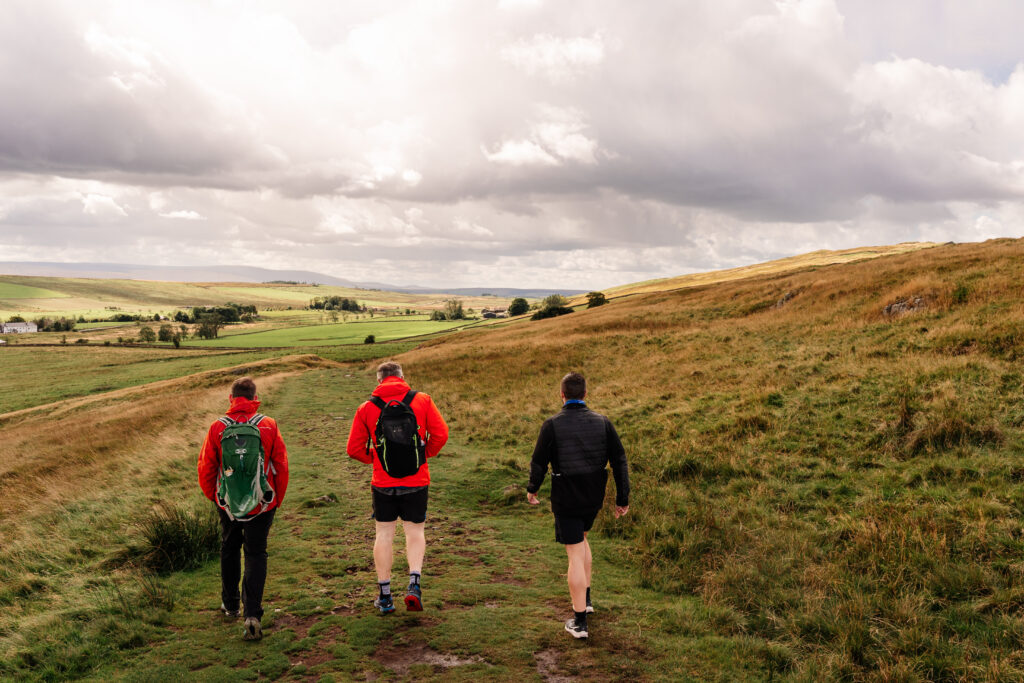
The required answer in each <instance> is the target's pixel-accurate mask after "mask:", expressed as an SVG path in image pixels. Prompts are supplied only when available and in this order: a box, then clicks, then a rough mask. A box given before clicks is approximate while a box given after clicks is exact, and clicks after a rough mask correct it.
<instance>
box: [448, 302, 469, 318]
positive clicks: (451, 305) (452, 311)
mask: <svg viewBox="0 0 1024 683" xmlns="http://www.w3.org/2000/svg"><path fill="white" fill-rule="evenodd" d="M444 316H445V318H446V319H448V320H463V319H464V318H465V317H466V314H465V313H464V312H463V311H462V301H460V300H459V299H448V301H445V302H444Z"/></svg>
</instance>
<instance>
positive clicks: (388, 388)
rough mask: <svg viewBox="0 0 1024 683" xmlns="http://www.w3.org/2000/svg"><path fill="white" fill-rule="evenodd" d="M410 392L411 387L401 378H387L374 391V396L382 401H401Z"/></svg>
mask: <svg viewBox="0 0 1024 683" xmlns="http://www.w3.org/2000/svg"><path fill="white" fill-rule="evenodd" d="M408 391H409V385H408V384H406V382H405V380H404V379H402V378H401V377H385V378H384V381H382V382H381V383H380V384H378V385H377V388H376V389H374V390H373V395H374V396H378V397H380V399H381V400H382V401H401V400H402V397H403V396H405V395H406V393H408Z"/></svg>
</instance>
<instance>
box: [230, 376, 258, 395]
mask: <svg viewBox="0 0 1024 683" xmlns="http://www.w3.org/2000/svg"><path fill="white" fill-rule="evenodd" d="M237 396H241V397H242V398H247V399H249V400H250V401H251V400H252V399H254V398H256V382H253V381H252V377H242V378H240V379H236V380H235V383H234V384H232V385H231V398H235V397H237Z"/></svg>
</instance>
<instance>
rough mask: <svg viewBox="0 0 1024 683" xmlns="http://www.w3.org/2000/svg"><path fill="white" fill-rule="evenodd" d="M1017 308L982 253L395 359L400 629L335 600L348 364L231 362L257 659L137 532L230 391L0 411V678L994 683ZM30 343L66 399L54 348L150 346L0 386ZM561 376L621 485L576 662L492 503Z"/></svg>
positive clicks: (224, 378)
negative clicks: (23, 364) (256, 613)
mask: <svg viewBox="0 0 1024 683" xmlns="http://www.w3.org/2000/svg"><path fill="white" fill-rule="evenodd" d="M1022 290H1024V241H1021V240H995V241H991V242H987V243H984V244H976V245H946V246H938V247H934V248H931V249H925V250H918V251H914V252H910V253H904V254H895V255H889V256H884V257H879V258H876V259H871V260H865V261H858V262H855V263H848V264H840V265H829V266H805V267H800V268H796V269H788V270H783V271H778V270H774V271H772V272H769V273H762V274H760V275H755V276H753V277H747V278H744V279H738V280H731V281H725V282H718V283H714V284H707V285H702V286H697V287H687V288H683V289H677V290H675V291H662V292H655V293H649V294H638V295H635V296H629V297H624V298H619V299H615V300H613V301H612V303H610V304H608V305H606V306H603V307H599V308H595V309H590V310H582V311H578V312H576V313H573V314H571V315H567V316H564V317H561V318H555V319H551V320H544V321H536V322H522V323H519V324H515V325H502V326H499V327H490V328H481V329H477V330H465V331H463V332H460V333H459V334H457V335H452V336H449V337H444V338H440V339H436V340H433V341H429V342H426V343H424V344H421V345H420V346H419V347H418V348H416V349H413V350H410V351H408V352H406V353H404V354H402V355H401V356H400V358H401V360H402V361H403V365H404V366H405V368H406V374H407V376H409V377H410V378H411V379H412V380H413V383H414V385H415V386H416V387H417V388H419V389H422V390H425V391H428V392H430V393H431V395H432V396H433V397H434V399H435V401H436V402H437V403H438V405H439V406H440V408H441V410H442V412H443V413H444V414H445V415H446V417H447V418H448V420H449V424H450V426H451V428H452V435H453V439H452V443H451V444H450V446H449V447H448V448H447V449H446V453H447V456H446V457H445V456H443V457H442V458H441V459H440V460H438V461H437V462H436V464H432V472H433V474H434V482H433V485H434V488H433V491H432V494H431V496H432V498H431V500H432V502H431V510H432V515H434V516H433V517H432V518H431V522H430V528H429V529H428V538H430V546H429V547H428V555H427V562H426V574H425V576H426V586H427V590H428V593H427V600H428V602H427V604H428V609H427V611H426V612H424V613H423V614H422V615H420V616H409V615H404V614H399V615H396V617H397V618H395V619H382V618H380V617H378V616H376V615H374V614H373V613H372V612H371V611H370V610H369V608H368V604H367V603H368V602H369V600H370V597H371V595H370V593H371V587H372V582H373V575H372V568H371V563H370V547H369V543H370V523H369V521H368V520H367V519H366V516H367V512H368V510H367V507H366V499H365V496H363V494H364V493H365V487H366V485H367V480H368V472H367V471H366V469H365V468H363V467H362V466H360V465H358V464H356V463H354V462H352V461H349V460H348V459H347V458H345V457H344V456H343V455H342V452H341V451H342V447H343V446H342V442H343V439H344V436H345V434H346V432H347V427H348V421H349V420H350V419H351V415H352V412H353V411H354V409H355V407H356V406H357V405H358V404H359V402H360V401H361V400H363V398H364V397H365V395H366V394H367V392H368V391H369V389H370V388H371V387H372V385H373V380H372V375H371V374H370V373H369V372H368V371H367V370H368V367H369V366H365V365H364V364H362V363H360V364H358V365H355V364H347V365H340V366H339V365H334V364H332V363H329V362H325V361H323V360H320V359H316V358H312V357H308V356H303V357H298V358H290V359H282V360H274V359H270V358H268V359H262V360H258V361H257V362H258V363H259V364H258V365H255V366H250V367H248V368H242V369H239V370H238V372H257V373H259V376H260V379H259V381H260V382H261V394H262V395H263V396H264V397H265V398H266V399H267V404H266V408H267V410H268V412H269V413H270V414H273V415H275V416H276V417H279V418H280V420H281V423H282V425H283V430H284V436H285V439H286V441H287V442H288V444H289V449H290V453H291V456H292V459H293V482H294V484H293V488H292V489H291V490H290V492H289V494H288V501H286V502H287V505H286V508H285V509H284V511H283V512H282V514H281V516H280V517H279V521H278V522H275V531H274V532H273V535H272V538H271V552H272V556H271V566H272V567H274V569H272V571H271V580H270V582H269V583H268V588H267V607H268V616H267V619H266V622H267V624H268V627H269V628H268V636H267V638H266V639H265V640H264V641H262V642H261V643H258V644H243V643H242V642H241V641H240V640H238V625H237V624H227V623H225V622H223V621H221V619H220V617H219V616H218V615H217V613H216V607H217V604H219V601H218V599H217V588H216V586H217V567H216V561H215V560H213V559H209V556H205V555H196V556H195V558H193V559H195V560H196V562H195V563H193V566H192V567H191V568H186V569H180V570H176V571H167V572H165V573H153V572H152V571H150V570H149V569H147V567H149V566H150V565H149V564H148V561H149V560H148V559H147V558H150V557H151V554H152V549H151V548H150V549H149V550H147V546H146V542H145V539H144V532H145V531H146V529H147V528H150V527H151V526H152V521H151V520H152V518H151V517H150V515H151V514H153V511H154V510H164V509H166V508H165V506H166V504H167V503H170V504H171V505H172V509H173V511H175V514H181V515H186V516H187V515H188V514H191V513H193V512H194V513H197V514H198V513H199V512H200V511H202V510H204V509H205V507H206V506H205V504H204V503H203V500H202V499H201V498H199V496H198V494H197V492H196V490H195V484H194V476H195V475H194V467H195V453H196V451H197V449H198V446H199V440H200V439H201V437H202V434H203V432H204V431H205V428H206V425H207V424H208V423H209V421H210V420H211V419H213V417H214V416H216V415H217V414H218V411H220V410H222V409H223V404H224V392H225V389H226V386H227V385H228V383H229V382H230V380H231V379H232V378H233V377H234V376H235V374H236V372H235V371H233V370H232V369H230V368H224V367H223V366H222V365H220V364H221V363H222V362H225V361H226V358H217V357H213V358H210V359H208V360H207V361H204V362H209V363H211V365H209V366H205V367H206V368H207V369H208V372H206V373H204V374H196V375H187V376H186V377H183V378H180V379H174V378H173V377H167V378H164V377H165V376H164V375H162V374H160V371H159V370H158V369H157V368H158V366H157V365H155V362H156V361H155V359H154V360H153V361H146V360H145V358H146V356H144V355H139V356H138V358H139V359H140V360H142V361H143V363H142V367H152V368H153V369H152V370H149V372H153V373H154V374H153V375H152V379H153V380H158V382H156V383H153V384H148V385H143V386H139V387H134V386H129V384H131V382H130V380H129V378H130V373H126V374H122V375H117V377H119V379H116V380H114V381H117V382H120V384H118V385H117V387H123V388H116V387H115V388H111V389H109V390H97V391H95V392H92V391H90V390H89V386H90V385H89V383H88V381H84V382H83V383H82V384H80V385H79V389H78V390H76V391H74V392H72V394H70V395H71V396H74V397H73V398H68V399H66V400H63V401H60V402H59V403H56V404H50V405H47V406H46V407H45V408H44V409H32V408H31V407H28V409H27V410H23V411H22V412H19V413H17V414H15V415H8V416H4V419H3V420H0V442H2V443H4V444H5V451H4V457H2V458H0V463H3V467H4V468H5V469H3V470H2V471H0V474H2V475H3V477H2V479H0V481H2V482H3V485H2V486H3V488H2V489H0V494H2V495H0V547H3V548H4V551H5V552H4V553H2V554H0V607H2V608H3V609H0V677H7V678H15V679H26V680H37V679H43V680H66V679H69V678H86V679H91V680H112V679H113V680H168V679H178V680H185V679H189V680H249V679H258V678H268V679H286V680H304V679H311V680H370V679H387V680H397V679H406V680H409V679H417V680H419V679H432V680H480V679H488V680H516V681H522V680H572V679H574V678H578V679H580V680H631V681H638V680H677V679H687V678H692V679H697V680H765V679H773V680H776V679H784V680H799V681H818V680H879V681H896V680H905V681H911V680H1006V681H1015V680H1022V679H1024V656H1022V655H1021V651H1022V649H1021V647H1020V643H1021V641H1022V637H1024V617H1022V616H1021V607H1022V606H1024V563H1022V562H1021V560H1020V558H1021V557H1024V535H1022V533H1021V529H1022V528H1024V524H1022V522H1024V494H1022V492H1021V481H1024V466H1022V465H1021V464H1020V458H1019V453H1020V451H1021V447H1022V446H1024V438H1022V436H1024V435H1022V432H1021V428H1022V426H1024V409H1022V408H1021V406H1022V405H1024V404H1022V399H1024V387H1022V381H1024V373H1022V372H1021V370H1020V359H1021V357H1024V298H1022V294H1024V291H1022ZM366 346H367V348H365V349H364V348H362V347H360V349H359V350H360V351H361V352H365V353H376V354H383V353H390V352H394V351H397V350H399V349H402V350H405V349H408V348H409V345H406V346H404V347H403V346H396V347H392V348H391V349H386V348H381V347H377V348H374V347H373V346H372V345H366ZM354 348H355V347H343V346H339V347H333V348H331V349H327V350H326V351H327V352H329V353H333V354H337V355H336V356H335V357H336V358H337V359H339V360H341V359H345V358H352V356H346V354H347V353H349V352H350V351H351V350H352V349H354ZM51 350H53V351H65V352H67V353H68V354H73V353H76V352H81V353H82V355H79V356H71V355H69V356H67V357H63V356H58V358H63V360H60V361H56V360H55V361H53V362H54V363H55V365H54V367H55V369H56V368H58V367H59V366H60V364H61V363H66V365H65V366H64V368H63V369H56V370H55V371H56V372H59V373H63V374H62V375H60V377H62V378H63V379H62V381H63V382H65V383H69V384H74V383H75V382H78V379H77V378H76V377H75V372H74V367H75V364H74V361H73V360H71V359H72V358H77V359H79V360H80V361H82V363H81V364H80V365H78V366H77V367H78V368H79V371H80V372H81V373H82V374H83V375H88V374H89V372H90V370H91V368H93V367H97V366H98V365H102V363H100V360H101V359H102V356H100V355H97V356H95V357H92V356H88V355H86V353H88V354H92V353H96V354H101V353H111V352H114V351H117V352H118V353H125V354H128V353H138V354H149V353H155V352H151V351H145V350H141V349H131V350H117V349H103V350H101V349H89V348H75V349H71V348H69V349H66V350H65V349H36V350H27V349H6V350H3V351H0V362H3V359H4V358H8V359H10V358H12V356H10V355H8V354H10V352H14V351H18V352H26V353H36V354H38V353H45V352H48V351H51ZM161 353H167V354H168V371H169V372H170V373H171V374H173V373H174V372H186V371H187V370H186V368H185V367H184V366H182V367H177V368H174V367H171V364H174V363H186V362H188V361H187V359H186V358H185V357H184V355H182V356H181V357H180V358H178V357H172V356H171V355H170V354H171V352H169V351H167V352H165V351H161ZM182 353H184V352H182ZM190 353H194V354H203V353H205V352H203V351H192V352H190ZM35 357H36V358H38V356H35ZM114 358H115V356H111V359H112V360H108V361H104V362H110V363H115V362H116V361H115V360H113V359H114ZM124 358H128V356H125V357H124ZM86 361H88V362H86ZM29 362H31V361H29ZM150 362H153V363H154V365H152V366H150V365H149V363H150ZM370 365H371V366H372V363H371V364H370ZM571 369H578V370H581V371H583V372H584V373H586V375H587V376H588V378H589V379H590V382H591V386H590V396H589V402H590V405H591V406H592V407H593V408H595V409H596V410H598V411H600V412H603V413H606V414H608V415H609V416H610V417H611V418H612V419H613V421H614V422H615V424H616V426H617V427H618V430H619V432H620V434H621V435H622V437H623V441H624V443H625V444H626V447H627V452H628V455H629V457H630V460H631V466H632V479H633V487H634V495H633V500H632V501H631V502H632V507H631V511H630V514H629V516H627V517H626V518H624V519H623V520H618V521H615V520H612V519H611V516H610V514H608V513H607V511H605V513H603V514H602V516H601V517H600V518H599V520H598V522H597V525H596V526H595V529H594V532H593V534H592V540H593V544H594V546H595V554H596V559H595V562H596V563H597V565H596V572H595V575H596V577H597V581H596V585H595V596H596V599H597V598H599V600H598V605H597V606H598V614H597V616H596V618H595V621H594V637H593V638H592V640H591V642H590V643H589V644H582V643H577V642H574V641H572V640H571V639H568V638H567V637H564V636H565V634H564V633H562V632H561V631H560V624H559V619H560V618H563V619H564V618H565V617H566V616H567V613H566V609H567V608H566V596H565V586H564V574H563V572H564V553H563V552H562V551H561V549H560V548H559V547H557V546H556V545H555V544H553V543H552V542H551V539H550V537H551V535H552V531H551V521H550V516H549V514H548V513H547V511H546V510H544V509H536V508H530V507H528V506H526V505H524V504H523V502H522V499H523V497H524V492H523V488H522V487H523V485H524V484H525V480H526V476H527V473H526V467H527V463H528V460H529V456H530V452H531V450H532V447H533V441H534V439H535V437H536V433H537V430H538V428H539V425H540V423H541V421H542V420H543V419H544V418H545V417H546V416H548V415H550V414H552V413H553V412H555V411H556V410H558V407H559V403H560V402H559V400H558V395H557V383H558V380H559V378H560V377H561V376H562V375H563V374H564V373H565V372H567V371H568V370H571ZM114 370H115V369H112V372H113V371H114ZM116 372H117V373H120V372H121V370H120V369H116ZM115 374H116V373H115ZM46 376H48V372H47V368H46V367H45V366H40V367H39V368H38V369H37V371H36V372H35V373H33V372H30V371H28V370H26V371H25V373H24V374H23V376H22V379H21V380H20V381H21V382H22V383H23V384H25V385H29V386H30V387H31V389H30V390H31V391H32V392H34V393H33V394H32V396H33V397H34V398H30V399H27V402H28V403H41V402H47V401H54V400H58V399H59V398H60V395H59V394H57V393H56V392H57V390H56V389H55V388H45V377H46ZM60 383H61V382H60V381H58V382H57V383H56V384H58V385H59V384H60ZM111 384H112V385H113V382H111ZM19 405H21V404H19ZM169 416H170V418H171V419H169ZM154 480H156V481H159V482H160V486H159V487H157V488H156V490H154V489H153V487H152V486H151V485H145V486H140V485H137V484H136V482H143V481H145V482H151V481H154ZM542 497H543V498H547V489H544V490H542ZM195 519H197V520H199V521H201V520H202V516H201V515H199V516H198V517H195ZM195 565H198V566H195ZM403 568H404V562H403V561H401V560H399V561H398V562H396V575H397V576H400V572H401V571H402V569H403Z"/></svg>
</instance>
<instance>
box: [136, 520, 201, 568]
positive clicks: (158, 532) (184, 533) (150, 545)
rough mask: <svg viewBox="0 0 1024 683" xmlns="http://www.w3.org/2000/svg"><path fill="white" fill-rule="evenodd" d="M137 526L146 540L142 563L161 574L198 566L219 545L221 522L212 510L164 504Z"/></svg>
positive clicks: (140, 552)
mask: <svg viewBox="0 0 1024 683" xmlns="http://www.w3.org/2000/svg"><path fill="white" fill-rule="evenodd" d="M136 526H137V527H138V529H139V531H140V532H141V533H142V537H143V539H144V541H145V543H144V545H143V546H142V547H141V548H140V549H139V557H138V559H139V562H140V564H142V566H144V567H146V568H147V569H150V570H152V571H155V572H158V573H162V574H166V573H170V572H176V571H183V570H188V569H196V568H197V567H199V566H201V565H202V564H203V563H204V562H205V561H206V560H207V559H209V558H210V557H213V556H214V555H216V554H217V551H218V548H219V547H220V524H219V522H218V520H217V515H216V513H215V512H214V511H213V510H205V511H195V510H188V509H184V508H181V507H176V506H173V505H161V506H160V507H158V508H156V509H155V510H153V511H152V512H151V513H149V514H148V515H146V516H145V517H143V518H142V519H141V520H139V521H138V522H137V524H136Z"/></svg>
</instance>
